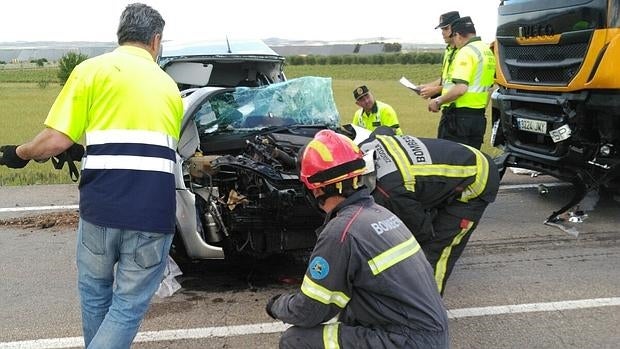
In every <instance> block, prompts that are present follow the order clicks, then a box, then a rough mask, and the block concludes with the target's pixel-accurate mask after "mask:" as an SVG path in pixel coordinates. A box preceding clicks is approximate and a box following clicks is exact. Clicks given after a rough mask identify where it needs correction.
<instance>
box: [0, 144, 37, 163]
mask: <svg viewBox="0 0 620 349" xmlns="http://www.w3.org/2000/svg"><path fill="white" fill-rule="evenodd" d="M16 149H17V146H16V145H3V146H1V147H0V152H2V157H1V158H0V165H5V166H6V167H9V168H23V167H24V166H26V165H28V163H29V162H30V160H24V159H22V158H20V157H19V156H17V153H15V150H16Z"/></svg>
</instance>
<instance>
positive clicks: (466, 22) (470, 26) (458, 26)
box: [452, 16, 476, 34]
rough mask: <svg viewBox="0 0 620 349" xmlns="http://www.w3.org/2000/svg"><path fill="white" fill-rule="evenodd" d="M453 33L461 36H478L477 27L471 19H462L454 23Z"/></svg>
mask: <svg viewBox="0 0 620 349" xmlns="http://www.w3.org/2000/svg"><path fill="white" fill-rule="evenodd" d="M452 32H453V33H459V34H476V27H475V26H474V22H472V20H471V17H469V16H467V17H461V18H459V19H457V20H455V21H454V22H452Z"/></svg>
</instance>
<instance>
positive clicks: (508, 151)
mask: <svg viewBox="0 0 620 349" xmlns="http://www.w3.org/2000/svg"><path fill="white" fill-rule="evenodd" d="M497 22H498V23H497V32H496V40H495V42H494V45H493V49H494V52H495V55H496V59H497V62H498V64H497V71H496V83H497V86H498V89H497V90H496V91H495V92H494V93H493V95H492V121H493V133H492V143H493V145H494V146H497V147H500V148H503V149H504V159H505V161H504V165H505V166H506V167H508V166H511V167H520V168H527V169H531V170H536V171H540V172H543V173H547V174H550V175H552V176H555V177H557V178H559V179H561V180H565V181H569V182H572V183H573V184H574V186H575V189H576V190H575V194H574V197H573V198H572V199H571V200H570V202H569V203H567V204H566V205H565V206H564V207H562V208H561V209H560V210H558V211H556V212H554V213H553V214H552V215H551V216H550V217H549V220H555V219H556V218H557V217H558V215H559V214H560V213H563V212H565V211H567V210H568V209H570V208H571V207H572V206H574V205H575V204H577V203H578V202H579V201H580V200H581V199H582V198H583V197H584V196H585V194H586V193H587V192H588V191H590V190H597V189H601V188H604V189H605V192H606V193H616V194H617V193H618V192H619V189H620V0H504V1H500V5H499V8H498V21H497Z"/></svg>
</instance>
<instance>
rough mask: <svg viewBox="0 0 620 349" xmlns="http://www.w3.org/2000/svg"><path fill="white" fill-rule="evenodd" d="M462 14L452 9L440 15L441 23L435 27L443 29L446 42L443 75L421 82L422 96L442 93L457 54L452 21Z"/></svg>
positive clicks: (442, 67)
mask: <svg viewBox="0 0 620 349" xmlns="http://www.w3.org/2000/svg"><path fill="white" fill-rule="evenodd" d="M460 17H461V15H460V14H459V11H450V12H446V13H444V14H442V15H441V16H439V25H437V26H436V27H435V29H441V37H442V38H443V41H444V42H445V43H446V49H445V51H444V53H443V61H442V64H441V76H440V77H439V78H438V79H437V80H434V81H431V82H429V83H426V84H421V85H420V86H419V87H420V97H422V98H424V99H428V98H434V97H437V96H440V95H441V89H442V86H443V84H444V83H445V81H446V79H447V78H448V76H449V70H450V67H451V65H452V60H454V55H455V54H456V47H455V46H454V41H453V40H452V38H453V37H452V35H451V34H452V22H454V21H455V20H457V19H459V18H460Z"/></svg>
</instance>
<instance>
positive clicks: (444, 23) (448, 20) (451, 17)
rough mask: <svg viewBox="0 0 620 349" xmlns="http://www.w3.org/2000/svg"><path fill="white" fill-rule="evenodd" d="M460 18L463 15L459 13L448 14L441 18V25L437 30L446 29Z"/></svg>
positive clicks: (451, 12)
mask: <svg viewBox="0 0 620 349" xmlns="http://www.w3.org/2000/svg"><path fill="white" fill-rule="evenodd" d="M460 17H461V15H460V14H459V11H450V12H446V13H444V14H442V15H441V16H439V25H438V26H436V27H435V29H439V28H444V27H446V26H448V25H450V24H452V22H454V20H456V19H459V18H460Z"/></svg>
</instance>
